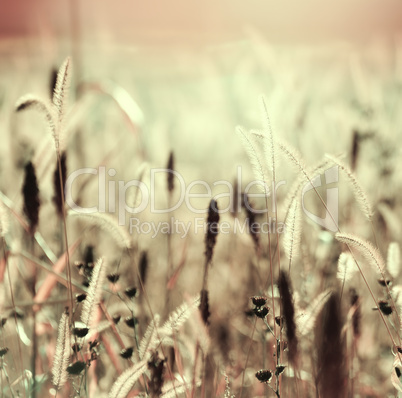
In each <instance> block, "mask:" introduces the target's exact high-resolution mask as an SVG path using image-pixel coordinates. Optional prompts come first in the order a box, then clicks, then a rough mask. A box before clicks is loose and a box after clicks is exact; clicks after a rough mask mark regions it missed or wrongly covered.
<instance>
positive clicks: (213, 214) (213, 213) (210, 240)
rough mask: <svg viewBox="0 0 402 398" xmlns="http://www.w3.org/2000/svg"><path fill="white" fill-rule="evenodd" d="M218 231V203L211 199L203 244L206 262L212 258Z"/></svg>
mask: <svg viewBox="0 0 402 398" xmlns="http://www.w3.org/2000/svg"><path fill="white" fill-rule="evenodd" d="M218 232H219V213H218V203H217V202H216V201H215V200H214V199H211V201H210V203H209V208H208V219H207V234H206V236H205V246H206V250H205V255H206V259H207V263H209V262H210V261H211V260H212V255H213V252H214V247H215V244H216V237H217V236H218Z"/></svg>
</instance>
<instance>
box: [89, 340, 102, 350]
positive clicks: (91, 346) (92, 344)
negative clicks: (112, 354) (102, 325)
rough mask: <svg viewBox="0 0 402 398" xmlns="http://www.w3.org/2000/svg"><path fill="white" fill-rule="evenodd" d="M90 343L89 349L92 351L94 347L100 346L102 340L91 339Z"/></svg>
mask: <svg viewBox="0 0 402 398" xmlns="http://www.w3.org/2000/svg"><path fill="white" fill-rule="evenodd" d="M88 344H89V350H90V351H91V350H93V349H94V348H97V347H99V345H100V342H99V340H97V339H95V340H94V341H90V342H89V343H88Z"/></svg>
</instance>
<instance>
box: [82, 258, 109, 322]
mask: <svg viewBox="0 0 402 398" xmlns="http://www.w3.org/2000/svg"><path fill="white" fill-rule="evenodd" d="M105 277H106V266H105V265H104V259H103V258H100V259H99V260H98V261H97V262H96V263H95V267H94V269H93V272H92V275H91V280H90V283H89V288H88V294H87V297H86V299H85V300H84V304H83V307H82V312H81V322H82V323H84V324H85V325H86V326H87V328H91V326H92V319H93V316H94V314H95V310H96V305H97V304H98V303H99V301H100V298H101V296H102V286H103V282H104V280H105Z"/></svg>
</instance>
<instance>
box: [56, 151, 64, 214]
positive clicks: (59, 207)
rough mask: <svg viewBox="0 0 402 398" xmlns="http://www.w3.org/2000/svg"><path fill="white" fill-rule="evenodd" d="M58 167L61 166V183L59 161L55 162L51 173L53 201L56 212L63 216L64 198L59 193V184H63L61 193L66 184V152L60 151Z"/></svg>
mask: <svg viewBox="0 0 402 398" xmlns="http://www.w3.org/2000/svg"><path fill="white" fill-rule="evenodd" d="M60 167H61V178H62V179H61V183H60V172H59V162H58V161H57V163H56V169H55V171H54V174H53V191H54V196H53V203H54V205H55V206H56V211H57V214H58V215H59V216H60V217H62V216H63V201H64V200H65V198H64V197H63V196H62V195H61V186H63V194H64V187H65V185H66V175H67V160H66V152H62V153H61V156H60Z"/></svg>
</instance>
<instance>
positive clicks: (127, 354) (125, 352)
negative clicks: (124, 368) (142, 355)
mask: <svg viewBox="0 0 402 398" xmlns="http://www.w3.org/2000/svg"><path fill="white" fill-rule="evenodd" d="M133 352H134V348H133V347H127V348H123V349H122V350H121V351H120V356H121V357H122V358H124V359H129V358H131V357H132V356H133Z"/></svg>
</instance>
